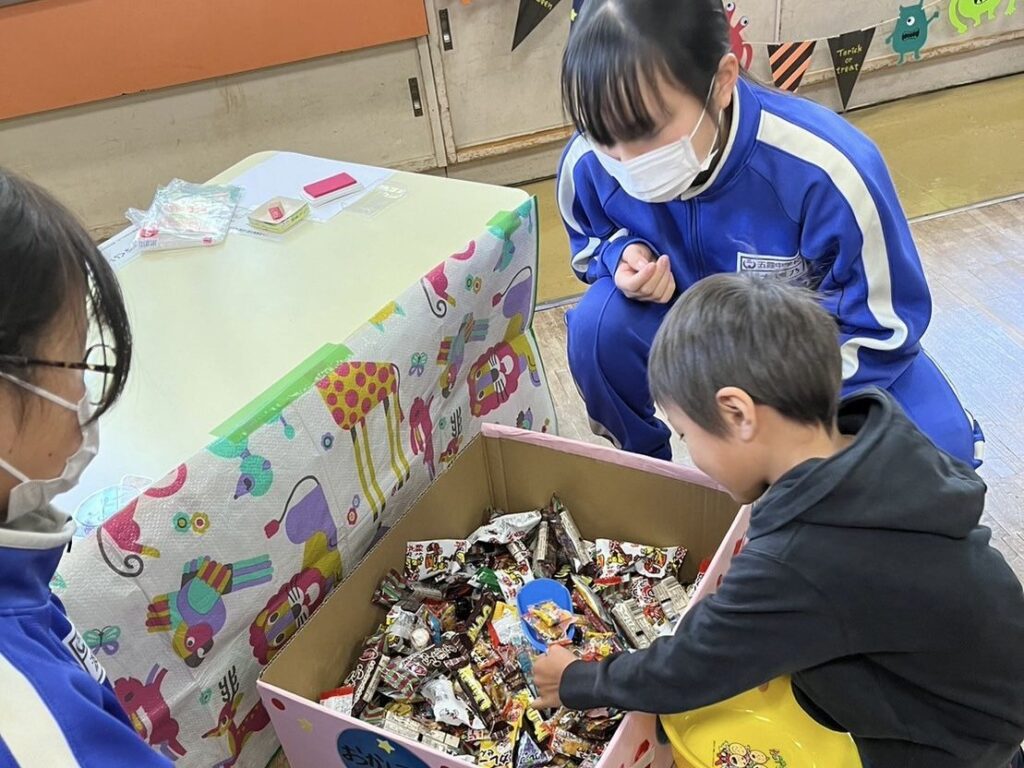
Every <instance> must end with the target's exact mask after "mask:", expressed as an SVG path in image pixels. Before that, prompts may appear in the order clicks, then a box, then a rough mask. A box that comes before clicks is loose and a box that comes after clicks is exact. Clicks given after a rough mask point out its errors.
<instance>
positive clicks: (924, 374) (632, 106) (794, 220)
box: [558, 0, 983, 466]
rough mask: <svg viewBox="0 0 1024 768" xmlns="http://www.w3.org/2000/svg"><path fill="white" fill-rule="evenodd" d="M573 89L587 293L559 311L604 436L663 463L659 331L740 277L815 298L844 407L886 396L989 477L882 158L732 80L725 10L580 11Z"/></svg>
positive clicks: (574, 214) (569, 79)
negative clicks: (686, 303)
mask: <svg viewBox="0 0 1024 768" xmlns="http://www.w3.org/2000/svg"><path fill="white" fill-rule="evenodd" d="M562 91H563V96H564V101H565V104H566V108H567V109H568V112H569V114H570V115H571V116H572V119H573V122H574V123H575V125H576V128H577V131H578V133H577V135H576V136H574V138H573V139H572V140H571V141H570V142H569V145H568V146H567V147H566V149H565V152H564V154H563V156H562V160H561V164H560V168H559V174H558V203H559V207H560V209H561V212H562V217H563V219H564V220H565V225H566V228H567V230H568V232H569V239H570V244H571V250H572V267H573V269H574V270H575V272H576V274H577V275H578V276H579V278H580V279H582V280H585V281H586V282H587V283H589V284H590V288H589V289H588V291H587V293H586V295H585V296H584V297H583V299H582V300H581V301H580V303H579V305H578V306H577V307H576V308H575V309H573V310H572V311H571V312H570V313H569V315H568V327H569V349H568V352H569V365H570V368H571V370H572V373H573V376H574V378H575V380H576V382H577V385H578V386H579V388H580V390H581V392H582V395H583V398H584V400H586V403H587V410H588V412H589V415H590V417H591V421H592V422H593V423H594V428H595V431H598V432H600V433H603V434H605V435H606V436H608V437H610V438H611V439H612V440H613V441H614V442H616V444H618V445H619V446H621V447H622V448H625V449H626V450H630V451H635V452H637V453H644V454H648V455H650V456H656V457H660V458H670V457H671V449H670V448H669V430H668V428H667V427H666V426H665V425H664V424H663V423H662V422H661V421H660V420H659V419H658V418H657V417H656V416H655V415H654V404H653V402H652V400H651V396H650V393H649V392H648V388H647V355H648V351H649V349H650V345H651V342H652V341H653V339H654V334H655V332H656V331H657V329H658V327H659V326H660V324H661V321H662V318H663V317H664V316H665V313H666V312H667V311H668V309H669V307H670V306H671V304H672V302H673V301H674V300H675V298H676V297H677V296H679V294H680V293H681V292H682V291H684V290H685V289H686V288H687V287H689V286H690V285H693V284H694V283H695V282H697V281H698V280H700V279H701V278H702V277H705V276H707V275H710V274H713V273H717V272H747V273H750V274H753V275H758V276H763V277H773V278H781V279H784V280H788V281H792V282H796V283H799V284H803V285H806V286H808V287H809V288H811V289H813V290H815V291H817V292H818V293H820V295H821V301H822V303H823V305H824V306H825V307H826V308H827V309H828V310H829V311H830V312H831V313H832V315H833V316H834V317H835V318H836V321H837V322H838V324H839V328H840V332H841V345H842V360H843V381H844V394H849V393H851V392H853V391H856V390H859V389H862V388H864V387H868V386H872V385H874V386H879V387H882V388H884V389H887V390H889V392H891V393H892V394H893V396H894V397H895V398H896V399H897V400H898V401H899V402H900V404H901V405H902V406H903V408H904V409H905V410H906V412H907V414H908V415H909V416H910V417H911V419H913V420H914V421H915V422H916V423H917V424H918V426H919V427H921V429H922V430H923V431H924V432H925V433H926V434H928V435H929V437H931V439H932V440H933V441H934V442H935V443H936V444H937V445H938V446H939V447H940V448H942V449H944V450H945V451H947V452H948V453H950V454H952V455H954V456H956V457H957V458H959V459H961V460H963V461H965V462H968V463H971V464H972V465H974V466H977V465H978V464H980V460H981V458H982V448H983V437H982V435H981V430H980V429H979V428H978V426H977V424H976V423H975V422H974V420H973V419H972V418H971V417H970V416H969V414H967V413H966V412H965V410H964V408H963V406H962V405H961V404H960V402H959V400H958V398H957V396H956V394H955V393H954V391H953V389H952V387H951V386H950V384H949V382H948V381H947V380H946V379H945V377H944V376H943V374H942V373H941V371H940V370H939V369H938V368H937V367H936V365H935V363H934V362H932V360H931V359H930V358H929V357H928V356H927V355H926V354H925V353H924V351H923V349H922V348H921V344H920V339H921V336H922V334H924V332H925V329H926V328H927V327H928V322H929V319H930V317H931V298H930V295H929V292H928V285H927V283H926V281H925V277H924V273H923V271H922V268H921V262H920V259H919V258H918V254H917V249H916V248H915V246H914V241H913V239H912V238H911V235H910V229H909V227H908V225H907V220H906V217H905V216H904V214H903V210H902V209H901V207H900V203H899V200H898V199H897V196H896V191H895V189H894V188H893V184H892V180H891V179H890V177H889V173H888V171H887V170H886V167H885V163H884V162H883V160H882V157H881V155H880V154H879V152H878V149H877V148H876V147H875V146H874V144H872V143H871V141H870V140H869V139H868V138H867V137H865V136H864V135H863V134H862V133H860V131H858V130H857V129H856V128H854V127H853V126H852V125H850V124H849V123H848V122H846V121H845V120H844V119H843V118H841V117H839V116H837V115H836V114H834V113H833V112H831V111H829V110H828V109H825V108H824V107H821V106H819V105H817V104H814V103H812V102H810V101H807V100H804V99H801V98H798V97H795V96H792V95H790V94H787V93H784V92H780V91H776V90H771V89H768V88H765V87H762V86H760V85H757V84H755V83H753V82H751V81H750V80H749V79H747V78H745V77H741V75H740V70H739V64H738V62H737V60H736V57H735V56H734V55H733V54H732V53H731V52H730V47H729V32H728V26H727V23H726V19H725V15H724V12H723V9H722V4H721V0H686V1H685V2H680V0H587V2H586V3H585V4H584V5H583V9H582V11H581V13H580V15H579V18H578V19H577V20H576V22H575V23H574V24H573V29H572V34H571V35H570V38H569V43H568V47H567V48H566V52H565V57H564V60H563V68H562ZM788 343H791V344H793V345H797V344H799V343H800V339H798V338H794V339H791V340H788ZM778 364H779V365H780V366H784V365H785V364H786V361H785V360H779V361H778Z"/></svg>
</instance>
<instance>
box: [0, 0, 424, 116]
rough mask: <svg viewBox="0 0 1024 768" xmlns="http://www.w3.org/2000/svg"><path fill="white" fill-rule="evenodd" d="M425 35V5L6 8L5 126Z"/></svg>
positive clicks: (354, 1) (0, 39)
mask: <svg viewBox="0 0 1024 768" xmlns="http://www.w3.org/2000/svg"><path fill="white" fill-rule="evenodd" d="M425 34H427V20H426V15H425V12H424V9H423V2H422V0H35V2H28V3H24V4H20V5H14V6H10V7H6V8H0V72H5V73H6V76H5V77H4V83H3V85H2V86H0V119H3V118H8V117H16V116H18V115H27V114H33V113H36V112H43V111H46V110H50V109H56V108H59V107H66V106H70V105H72V104H84V103H87V102H90V101H98V100H100V99H106V98H110V97H112V96H120V95H122V94H126V93H137V92H139V91H147V90H153V89H155V88H162V87H165V86H169V85H180V84H182V83H191V82H195V81H197V80H205V79H207V78H211V77H218V76H220V75H229V74H234V73H236V72H245V71H248V70H253V69H260V68H262V67H268V66H272V65H275V64H283V63H286V62H291V61H299V60H302V59H309V58H313V57H316V56H323V55H326V54H331V53H338V52H340V51H351V50H355V49H358V48H367V47H369V46H373V45H380V44H382V43H389V42H394V41H396V40H407V39H410V38H413V37H419V36H421V35H425Z"/></svg>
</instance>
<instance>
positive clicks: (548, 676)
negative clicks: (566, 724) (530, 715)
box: [532, 645, 577, 709]
mask: <svg viewBox="0 0 1024 768" xmlns="http://www.w3.org/2000/svg"><path fill="white" fill-rule="evenodd" d="M574 661H577V659H576V656H575V655H573V652H572V651H570V650H567V649H566V648H564V647H562V646H561V645H553V646H551V647H550V648H548V652H547V653H545V654H544V655H543V656H538V657H537V658H536V659H534V660H533V682H534V685H536V686H537V698H536V699H534V701H533V704H532V706H533V708H534V709H554V708H557V707H560V706H562V700H561V698H559V695H558V688H559V686H560V685H561V684H562V674H563V673H564V672H565V668H566V667H568V666H569V665H570V664H572V663H573V662H574Z"/></svg>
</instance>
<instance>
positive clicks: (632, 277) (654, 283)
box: [615, 243, 676, 304]
mask: <svg viewBox="0 0 1024 768" xmlns="http://www.w3.org/2000/svg"><path fill="white" fill-rule="evenodd" d="M615 286H616V287H617V288H618V289H619V290H620V291H622V292H623V293H624V294H625V295H626V297H627V298H630V299H633V300H634V301H651V302H654V303H656V304H667V303H668V302H669V301H670V300H671V299H672V297H673V296H674V295H675V292H676V279H675V278H674V277H673V276H672V268H671V266H670V265H669V261H668V256H660V257H658V258H655V256H654V252H653V251H651V249H650V248H648V247H647V246H646V245H644V244H643V243H633V244H632V245H628V246H626V250H624V251H623V252H622V259H621V260H620V261H619V266H618V267H617V268H616V270H615Z"/></svg>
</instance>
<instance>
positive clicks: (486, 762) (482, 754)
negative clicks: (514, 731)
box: [476, 739, 514, 768]
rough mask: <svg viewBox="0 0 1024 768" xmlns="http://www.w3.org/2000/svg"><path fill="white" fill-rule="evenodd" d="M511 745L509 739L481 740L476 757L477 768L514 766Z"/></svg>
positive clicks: (508, 767) (507, 767) (509, 767)
mask: <svg viewBox="0 0 1024 768" xmlns="http://www.w3.org/2000/svg"><path fill="white" fill-rule="evenodd" d="M513 746H514V745H513V744H512V740H511V739H501V740H499V741H485V742H483V743H482V744H480V751H479V753H478V754H477V758H476V764H477V768H514V766H513V764H512V748H513Z"/></svg>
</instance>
